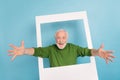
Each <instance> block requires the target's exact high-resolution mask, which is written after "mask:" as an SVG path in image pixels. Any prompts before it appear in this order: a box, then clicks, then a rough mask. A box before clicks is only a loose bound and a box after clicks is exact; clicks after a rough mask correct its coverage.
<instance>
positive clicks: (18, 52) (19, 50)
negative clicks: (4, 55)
mask: <svg viewBox="0 0 120 80" xmlns="http://www.w3.org/2000/svg"><path fill="white" fill-rule="evenodd" d="M10 47H12V48H13V50H8V52H9V53H10V54H8V55H9V56H13V57H12V59H11V60H12V61H13V60H14V59H15V58H16V57H17V56H20V55H23V54H24V41H22V42H21V46H20V47H17V46H15V45H13V44H10Z"/></svg>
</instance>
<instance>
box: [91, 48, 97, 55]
mask: <svg viewBox="0 0 120 80" xmlns="http://www.w3.org/2000/svg"><path fill="white" fill-rule="evenodd" d="M98 53H99V52H98V50H97V49H91V54H92V56H98Z"/></svg>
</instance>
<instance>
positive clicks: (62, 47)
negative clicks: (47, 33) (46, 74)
mask: <svg viewBox="0 0 120 80" xmlns="http://www.w3.org/2000/svg"><path fill="white" fill-rule="evenodd" d="M65 46H66V44H64V45H62V46H60V45H59V44H57V47H58V48H59V49H64V48H65Z"/></svg>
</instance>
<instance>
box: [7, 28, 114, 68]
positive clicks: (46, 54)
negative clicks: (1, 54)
mask: <svg viewBox="0 0 120 80" xmlns="http://www.w3.org/2000/svg"><path fill="white" fill-rule="evenodd" d="M55 39H56V44H53V45H50V46H48V47H38V48H25V47H24V41H22V42H21V46H20V47H17V46H14V45H13V44H11V45H10V46H11V47H12V48H13V50H8V52H9V53H10V54H9V55H10V56H13V57H12V60H14V59H15V58H16V56H20V55H24V54H27V55H33V56H37V57H42V58H49V61H50V66H51V67H57V66H66V65H73V64H76V60H77V57H78V56H82V57H83V56H99V57H101V58H104V59H105V61H106V63H108V62H109V61H112V58H114V56H113V55H112V53H113V52H112V51H111V50H107V51H106V50H103V48H104V45H103V44H102V45H101V46H100V48H99V49H88V48H83V47H80V46H78V45H74V44H72V43H67V39H68V33H67V32H66V31H65V30H58V31H57V32H56V34H55Z"/></svg>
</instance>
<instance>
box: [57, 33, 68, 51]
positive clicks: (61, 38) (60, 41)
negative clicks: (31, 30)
mask: <svg viewBox="0 0 120 80" xmlns="http://www.w3.org/2000/svg"><path fill="white" fill-rule="evenodd" d="M55 38H56V44H57V47H58V48H59V49H63V48H64V47H65V46H66V43H67V38H68V35H67V32H65V31H59V32H57V33H56V36H55Z"/></svg>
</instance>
